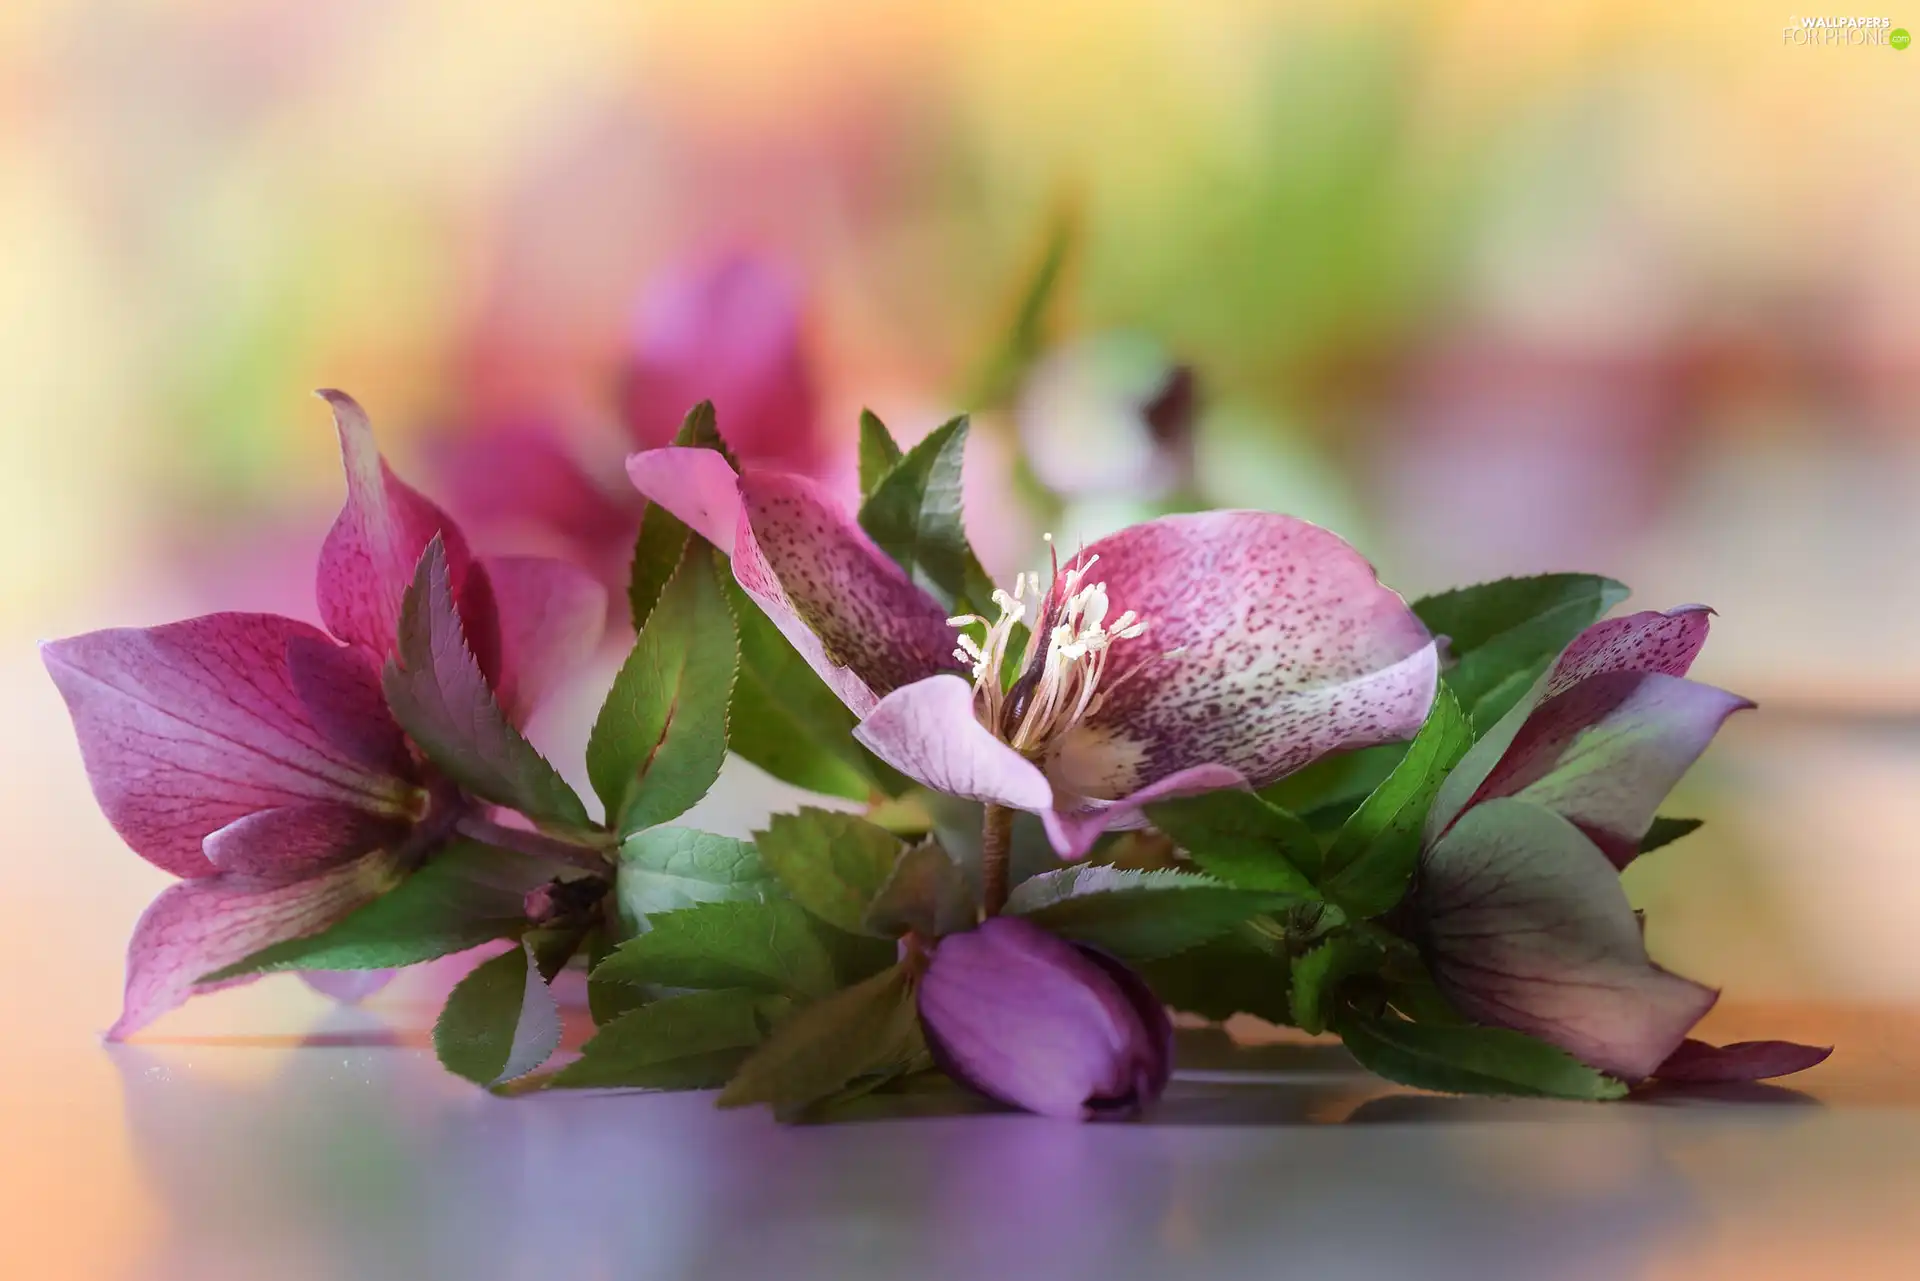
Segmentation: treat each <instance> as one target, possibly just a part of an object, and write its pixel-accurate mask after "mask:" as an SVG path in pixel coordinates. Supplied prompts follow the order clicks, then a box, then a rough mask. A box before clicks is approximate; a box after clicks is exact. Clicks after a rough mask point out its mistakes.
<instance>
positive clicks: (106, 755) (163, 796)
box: [41, 614, 413, 876]
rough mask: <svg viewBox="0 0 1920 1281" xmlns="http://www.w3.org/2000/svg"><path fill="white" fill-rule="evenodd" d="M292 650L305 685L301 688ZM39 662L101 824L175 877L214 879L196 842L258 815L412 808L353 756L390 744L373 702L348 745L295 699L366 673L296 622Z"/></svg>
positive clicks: (96, 635) (215, 622) (90, 648)
mask: <svg viewBox="0 0 1920 1281" xmlns="http://www.w3.org/2000/svg"><path fill="white" fill-rule="evenodd" d="M296 644H299V645H301V646H302V653H303V655H304V662H305V663H306V674H307V677H308V680H307V681H306V682H304V683H299V684H297V683H296V681H295V678H294V675H293V671H292V670H291V667H290V663H289V653H290V649H291V647H292V646H294V645H296ZM41 656H42V658H43V659H44V660H45V662H46V665H47V671H48V672H49V673H50V674H51V675H52V677H53V681H54V684H55V685H57V686H58V687H59V689H60V693H61V695H62V696H63V697H64V698H65V699H66V702H67V710H68V711H69V712H70V713H71V714H72V716H73V725H74V731H75V733H76V735H77V736H78V737H79V740H80V754H81V757H82V759H83V760H84V761H85V763H86V767H87V777H88V780H89V781H90V782H91V783H92V784H93V793H94V797H95V798H96V799H97V800H98V801H99V803H100V808H101V810H102V811H104V812H105V814H106V816H107V820H108V821H109V822H111V823H112V824H113V826H114V829H115V830H116V831H118V832H119V833H120V835H121V836H122V837H123V838H124V839H125V840H126V842H127V844H129V845H131V846H132V847H133V849H134V850H135V852H137V853H138V854H140V855H141V856H142V857H143V858H145V859H147V860H148V861H149V862H151V863H154V864H155V865H157V866H159V867H162V868H165V869H166V870H167V871H169V872H172V873H173V874H174V875H176V876H210V875H212V874H213V873H214V872H215V871H216V870H217V869H216V868H215V867H214V865H213V864H212V863H211V862H210V861H208V858H207V856H206V855H205V854H204V853H203V852H202V849H201V842H202V841H203V840H205V839H206V838H207V837H208V836H209V835H211V834H213V833H214V832H216V831H219V830H220V829H222V828H224V827H226V826H227V825H228V824H231V823H233V822H235V821H236V820H239V819H242V818H245V817H246V816H248V815H250V814H253V813H256V812H257V811H260V810H268V809H276V808H280V807H283V806H300V805H307V804H313V803H320V804H329V805H340V806H346V807H350V808H355V809H360V810H366V811H369V812H371V813H374V814H381V815H385V816H388V817H393V816H398V815H400V814H402V813H405V812H406V811H407V810H408V808H409V807H410V803H411V802H410V799H409V798H410V796H411V793H412V791H413V788H412V786H411V785H410V784H408V783H406V782H404V781H402V780H401V779H399V778H397V777H394V776H393V775H391V774H388V773H385V772H383V771H381V770H380V769H378V768H376V767H373V766H370V765H369V763H368V755H369V751H368V750H363V749H368V748H369V747H371V746H377V745H378V744H379V743H380V742H382V741H389V740H390V736H391V735H392V734H393V733H395V732H397V731H396V730H395V729H394V728H393V722H392V717H391V716H390V715H389V714H388V713H387V710H386V706H385V704H384V703H377V704H374V705H372V706H371V707H366V706H363V707H362V709H361V710H362V711H363V712H364V713H365V714H366V715H367V716H369V717H375V718H377V719H375V720H374V721H373V722H372V723H370V724H368V725H367V726H365V727H363V730H362V731H360V732H357V733H354V734H348V733H347V732H346V731H345V730H343V729H340V728H339V727H338V726H334V727H332V731H331V732H329V729H328V728H327V727H325V726H324V725H323V723H322V722H321V721H320V720H319V719H317V718H316V717H315V715H314V714H313V710H312V707H311V706H309V704H308V703H306V702H305V701H304V700H303V698H302V693H303V692H305V693H307V694H309V695H311V694H313V693H314V691H315V690H316V689H325V688H328V687H330V686H331V687H338V688H342V689H347V690H350V691H352V690H358V689H359V682H360V680H361V679H362V677H361V676H360V675H359V674H358V673H360V672H361V670H362V668H363V666H364V664H363V663H362V660H360V659H358V658H356V657H354V656H353V655H352V654H351V653H350V651H347V650H345V649H343V648H342V647H340V646H337V645H334V644H333V642H331V641H329V640H328V639H327V638H326V637H325V636H324V635H323V634H322V633H321V632H320V631H319V630H318V629H316V628H313V627H309V626H307V625H306V624H305V623H297V622H294V621H293V620H292V619H289V618H280V617H277V616H275V615H272V614H209V615H206V616H205V617H202V618H192V619H188V620H186V621H185V622H179V623H169V624H167V625H166V626H163V627H151V628H117V629H114V630H110V631H101V632H89V633H88V634H86V635H84V636H75V637H72V638H70V639H67V640H62V641H52V642H49V643H48V644H46V645H44V646H42V647H41ZM336 710H338V709H336ZM342 739H345V740H347V741H348V743H349V744H357V746H351V745H349V746H343V743H342V741H341V740H342ZM373 754H374V755H376V756H377V755H378V754H379V753H378V752H374V753H373Z"/></svg>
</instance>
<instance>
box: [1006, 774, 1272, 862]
mask: <svg viewBox="0 0 1920 1281" xmlns="http://www.w3.org/2000/svg"><path fill="white" fill-rule="evenodd" d="M1246 785H1247V780H1246V778H1245V777H1244V776H1242V775H1241V774H1240V773H1239V771H1237V770H1231V769H1228V768H1227V767H1226V766H1224V765H1194V766H1190V767H1189V768H1187V769H1183V770H1178V771H1176V772H1174V773H1172V774H1169V775H1167V776H1166V777H1165V778H1163V779H1161V780H1160V781H1159V782H1157V783H1150V784H1148V785H1147V786H1146V787H1143V788H1141V789H1140V790H1139V791H1137V792H1133V793H1131V794H1130V795H1127V796H1123V797H1121V798H1120V799H1119V800H1117V801H1085V802H1082V803H1081V804H1080V805H1078V806H1077V807H1070V808H1064V809H1056V810H1049V811H1047V812H1046V813H1045V814H1043V815H1041V823H1042V824H1043V825H1044V826H1045V827H1046V829H1047V839H1048V840H1050V841H1052V842H1053V851H1054V853H1056V854H1058V855H1059V856H1060V857H1061V858H1067V859H1077V858H1084V857H1086V854H1087V851H1088V850H1090V849H1092V848H1093V843H1094V842H1095V841H1097V840H1099V839H1100V837H1101V836H1102V834H1104V833H1106V832H1108V831H1111V830H1113V829H1115V828H1123V829H1124V828H1132V827H1140V826H1142V825H1143V822H1144V817H1143V811H1145V809H1146V807H1147V806H1149V805H1152V804H1155V803H1156V802H1159V801H1171V800H1177V799H1178V798H1180V797H1182V796H1198V795H1200V794H1201V793H1202V792H1218V791H1220V790H1222V789H1223V788H1228V787H1245V786H1246Z"/></svg>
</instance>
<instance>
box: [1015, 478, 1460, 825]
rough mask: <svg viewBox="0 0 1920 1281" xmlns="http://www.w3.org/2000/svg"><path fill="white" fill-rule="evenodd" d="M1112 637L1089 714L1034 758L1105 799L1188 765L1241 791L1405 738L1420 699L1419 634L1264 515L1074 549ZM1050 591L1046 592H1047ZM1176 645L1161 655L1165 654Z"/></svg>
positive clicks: (1316, 536) (1298, 526) (1158, 528)
mask: <svg viewBox="0 0 1920 1281" xmlns="http://www.w3.org/2000/svg"><path fill="white" fill-rule="evenodd" d="M1096 555H1097V556H1098V557H1099V558H1100V559H1099V562H1098V563H1097V564H1096V565H1094V567H1093V569H1092V571H1091V572H1090V573H1089V574H1088V575H1087V579H1088V581H1090V582H1105V584H1106V588H1107V599H1108V602H1109V606H1108V610H1107V616H1108V619H1109V620H1111V619H1113V618H1115V617H1118V616H1119V615H1121V614H1122V613H1124V612H1125V611H1128V610H1131V611H1133V612H1134V613H1135V614H1137V615H1138V616H1139V617H1140V618H1141V619H1143V620H1144V621H1145V622H1146V624H1147V632H1146V634H1145V635H1144V636H1141V637H1139V638H1137V639H1134V640H1123V641H1119V642H1117V643H1116V644H1115V645H1114V647H1113V649H1112V650H1111V651H1110V652H1111V655H1112V657H1111V660H1110V665H1109V667H1108V669H1107V674H1106V677H1105V679H1104V680H1103V681H1102V682H1101V689H1102V694H1101V701H1100V703H1099V704H1098V705H1097V708H1096V710H1095V711H1094V712H1093V713H1092V715H1090V716H1089V717H1088V718H1087V719H1086V720H1085V721H1084V722H1083V723H1082V724H1081V726H1080V727H1079V728H1078V729H1077V730H1076V731H1075V732H1074V733H1073V734H1071V735H1070V736H1069V737H1068V738H1067V739H1066V740H1065V741H1064V742H1063V743H1062V744H1060V746H1059V747H1058V749H1057V750H1056V751H1055V752H1054V754H1053V756H1052V757H1051V758H1050V759H1049V760H1048V761H1047V773H1048V776H1049V777H1051V778H1052V779H1053V780H1054V782H1055V784H1056V785H1059V786H1062V787H1064V788H1066V789H1068V790H1071V791H1073V792H1076V793H1079V794H1081V795H1084V796H1091V797H1105V798H1113V797H1118V796H1124V795H1126V794H1127V793H1129V792H1132V791H1134V790H1136V789H1138V788H1140V787H1143V786H1145V785H1147V784H1149V783H1153V782H1155V781H1157V780H1159V779H1162V778H1165V777H1167V776H1168V775H1170V774H1173V773H1176V772H1177V771H1179V770H1182V769H1186V768H1188V767H1190V766H1194V765H1205V764H1216V765H1224V766H1226V767H1227V768H1229V769H1232V770H1234V771H1236V772H1238V773H1239V774H1241V775H1242V776H1244V777H1245V778H1246V779H1247V781H1248V782H1249V783H1251V784H1252V785H1254V786H1256V787H1264V786H1265V785H1266V784H1268V783H1270V782H1272V781H1273V780H1275V779H1277V778H1279V777H1281V776H1282V775H1285V774H1289V773H1291V772H1292V771H1294V770H1296V769H1299V768H1300V767H1301V766H1303V765H1305V764H1307V763H1308V762H1310V761H1312V760H1314V759H1316V758H1317V757H1320V756H1324V755H1326V754H1327V753H1329V752H1336V751H1343V750H1346V749H1349V748H1356V747H1365V746H1368V745H1370V744H1374V743H1384V742H1392V741H1395V740H1398V739H1404V738H1409V737H1411V736H1412V735H1413V734H1414V732H1415V731H1417V730H1418V729H1419V728H1420V724H1421V722H1422V721H1424V720H1425V719H1426V715H1427V709H1428V708H1429V707H1430V706H1431V705H1432V703H1433V694H1434V688H1435V682H1436V679H1437V670H1438V659H1437V655H1436V653H1435V650H1434V645H1433V641H1432V638H1431V637H1429V636H1428V634H1427V630H1426V628H1425V627H1424V626H1422V625H1421V623H1420V620H1419V619H1418V618H1416V617H1415V616H1414V614H1413V611H1412V610H1410V609H1408V608H1407V606H1406V603H1405V602H1404V601H1402V600H1401V599H1400V597H1399V596H1398V595H1397V594H1396V593H1394V592H1392V591H1389V590H1388V589H1387V588H1385V587H1383V586H1381V585H1380V581H1379V579H1378V578H1377V577H1375V575H1374V572H1373V567H1372V566H1371V565H1369V564H1368V563H1367V561H1366V560H1365V559H1364V558H1363V557H1362V556H1361V555H1360V553H1359V552H1357V551H1355V550H1354V549H1353V548H1352V547H1350V546H1349V545H1347V543H1345V542H1344V541H1342V540H1341V539H1340V538H1339V537H1338V536H1336V535H1334V534H1332V533H1329V532H1328V531H1326V530H1324V529H1321V528H1320V527H1319V526H1317V525H1312V524H1309V523H1307V522H1306V521H1303V520H1297V519H1295V518H1293V517H1291V516H1279V515H1274V514H1272V513H1269V512H1235V511H1227V512H1200V513H1194V514H1190V515H1180V516H1163V517H1161V518H1160V519H1158V520H1153V521H1148V522H1147V523H1145V524H1142V525H1135V526H1133V527H1131V528H1129V529H1124V530H1122V531H1121V532H1119V533H1117V534H1114V535H1113V536H1111V537H1109V538H1104V539H1101V540H1100V541H1099V542H1097V543H1095V544H1093V545H1092V546H1091V547H1088V548H1087V549H1086V551H1085V552H1084V553H1083V554H1082V555H1081V556H1080V557H1078V558H1076V562H1075V563H1082V564H1084V563H1086V562H1087V561H1088V560H1090V559H1091V557H1093V556H1096ZM1056 590H1057V589H1056ZM1175 651H1177V652H1175Z"/></svg>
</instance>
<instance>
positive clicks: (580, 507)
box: [438, 253, 827, 585]
mask: <svg viewBox="0 0 1920 1281" xmlns="http://www.w3.org/2000/svg"><path fill="white" fill-rule="evenodd" d="M801 312H802V300H801V294H800V291H799V289H798V288H797V287H796V286H795V285H794V283H793V282H792V281H791V280H790V279H789V278H788V277H787V276H786V275H784V274H783V273H782V272H780V271H779V270H778V269H777V268H776V267H775V266H774V264H772V263H771V262H769V261H767V260H765V259H761V258H757V257H754V256H751V255H748V254H744V253H733V254H729V255H725V256H723V257H719V258H716V259H712V260H708V261H696V262H690V263H684V264H679V265H675V266H671V267H669V268H668V269H667V270H666V271H665V272H664V273H663V274H661V275H660V276H659V277H658V278H657V279H655V280H654V281H653V282H652V284H651V286H650V287H649V288H648V290H647V291H646V293H645V295H644V296H643V297H642V298H641V300H640V304H639V307H638V308H637V310H636V313H635V316H634V320H633V325H632V329H631V337H630V341H629V343H628V348H627V351H628V354H627V358H626V364H625V367H624V369H623V371H622V374H621V388H620V416H621V419H622V420H623V422H624V424H625V426H626V428H627V431H628V434H629V435H630V437H631V438H632V442H633V444H634V445H636V446H638V447H640V448H643V449H645V448H651V447H653V446H656V445H664V444H666V443H667V442H669V441H671V440H672V439H673V435H674V432H675V431H676V430H677V429H678V428H679V426H680V423H681V420H682V419H683V418H684V417H685V416H686V413H687V410H688V409H689V408H691V407H692V406H693V405H695V404H697V403H699V402H700V401H702V400H711V401H713V402H714V404H715V405H716V406H717V408H718V409H719V412H720V413H722V414H723V415H725V418H724V421H725V422H726V423H727V424H728V431H729V437H730V441H731V444H732V445H733V447H734V448H735V449H736V450H737V451H738V453H739V455H740V456H741V457H743V458H745V459H748V460H749V461H750V462H752V463H754V464H755V465H766V466H775V467H781V468H785V469H791V470H795V471H802V472H813V471H817V470H819V468H820V467H821V466H822V465H823V463H824V462H825V460H826V453H827V450H826V444H825V441H824V440H823V438H822V434H821V432H820V430H819V426H818V418H817V413H816V405H817V402H818V395H817V393H816V390H815V385H814V376H813V369H812V365H811V363H810V362H809V360H808V358H807V354H806V350H805V347H804V345H803V343H802V337H803V335H802V325H801V320H802V315H801ZM438 453H439V455H440V456H439V459H438V465H439V470H440V473H441V475H442V477H443V478H444V480H445V483H446V484H447V486H448V491H449V493H450V495H451V499H452V506H453V509H454V510H455V511H456V512H458V513H459V514H460V516H461V517H462V519H465V520H469V521H472V522H474V523H476V524H477V525H481V526H484V527H486V528H488V529H491V530H495V531H499V532H501V533H503V534H505V533H511V534H513V535H516V536H528V535H531V536H533V537H534V538H535V539H536V540H546V541H549V542H557V543H559V544H560V545H561V546H562V547H564V549H565V550H566V552H567V554H568V555H569V556H570V557H572V558H573V559H575V560H577V561H578V562H579V563H581V564H583V565H586V566H588V567H590V568H592V569H593V570H594V572H595V573H596V574H598V575H600V577H601V578H602V579H603V581H606V582H609V583H613V584H616V585H619V584H624V581H625V575H626V571H627V568H628V565H629V563H630V561H631V560H632V556H633V539H634V534H635V532H636V531H637V530H638V528H639V524H640V514H641V511H642V509H643V506H644V505H643V504H642V503H641V502H640V501H639V500H638V499H637V498H636V497H635V495H634V493H633V491H632V490H631V489H630V488H628V487H626V486H620V487H618V488H617V489H616V488H614V487H612V486H610V485H607V484H603V483H601V480H600V479H598V478H597V477H598V473H599V470H600V469H599V468H597V467H594V466H592V465H591V464H588V465H583V463H582V461H581V459H580V458H578V457H577V456H576V455H575V452H574V450H573V447H572V446H571V445H570V444H569V442H568V441H567V440H566V438H565V435H564V433H563V432H561V430H560V429H559V427H558V425H557V424H556V423H554V422H552V421H547V420H543V419H541V418H539V417H537V416H536V417H517V418H513V419H511V420H507V421H500V422H495V423H491V424H488V425H484V426H482V427H480V428H479V429H478V430H475V431H472V432H469V433H465V434H462V435H460V436H457V437H453V438H449V439H447V440H444V441H442V442H441V444H440V447H439V450H438ZM605 461H606V462H607V463H608V464H609V465H611V464H612V462H613V460H612V459H610V458H609V459H607V460H605Z"/></svg>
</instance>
